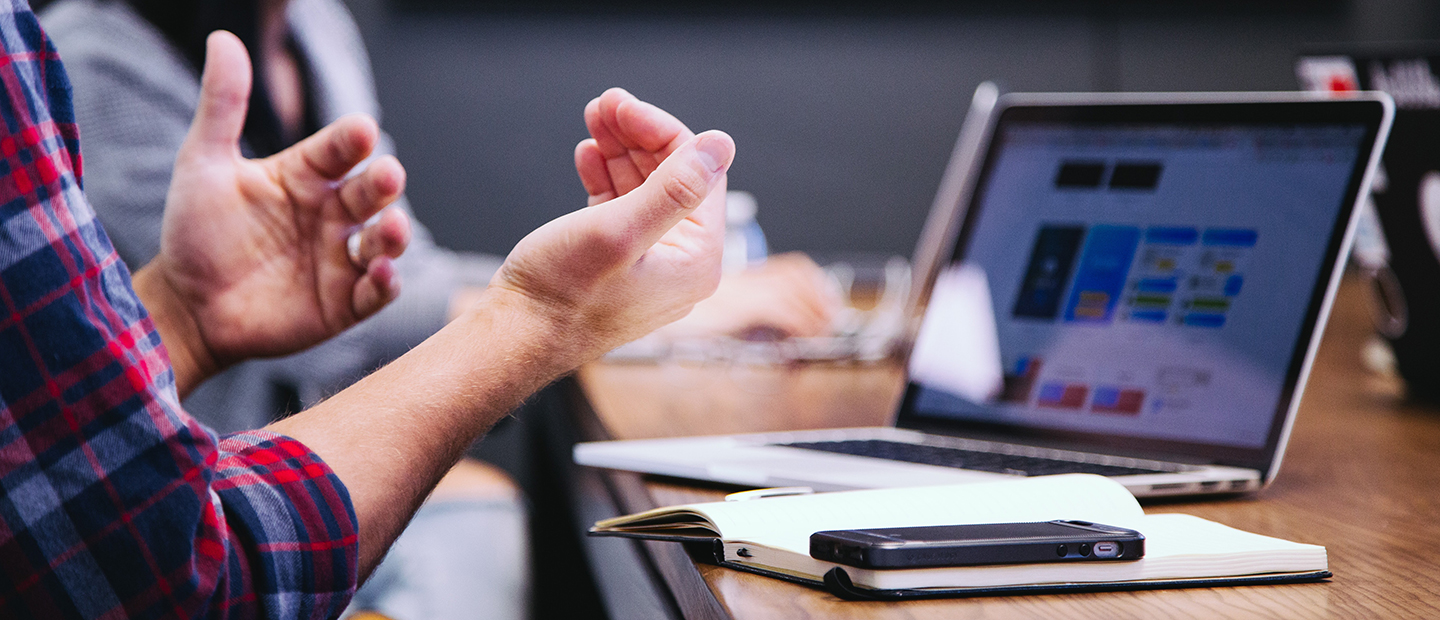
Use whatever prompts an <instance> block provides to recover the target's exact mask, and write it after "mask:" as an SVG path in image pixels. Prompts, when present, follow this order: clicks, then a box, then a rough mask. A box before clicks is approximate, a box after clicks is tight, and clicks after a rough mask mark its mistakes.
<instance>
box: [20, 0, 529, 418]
mask: <svg viewBox="0 0 1440 620" xmlns="http://www.w3.org/2000/svg"><path fill="white" fill-rule="evenodd" d="M288 18H289V21H290V26H291V29H292V31H293V33H294V37H295V40H296V43H297V45H298V47H299V49H300V51H301V53H302V54H304V55H305V57H306V60H307V64H308V66H309V70H310V75H309V77H310V84H311V92H310V93H309V95H310V96H311V97H313V104H314V106H315V108H316V111H317V113H318V117H319V120H320V121H321V122H322V123H329V122H331V121H333V120H335V119H337V118H339V117H341V116H343V115H345V114H349V113H352V112H364V113H367V114H371V115H373V116H375V117H376V118H379V116H380V114H379V112H380V111H379V104H378V103H377V101H376V97H375V87H374V78H373V77H372V75H371V72H370V64H369V59H368V58H367V56H366V54H365V49H364V46H363V43H362V42H361V40H360V35H359V30H358V29H357V28H356V26H355V23H354V20H353V18H352V17H351V16H350V14H349V12H347V11H346V9H345V7H344V5H343V4H341V2H340V0H293V1H292V2H291V4H290V8H289V15H288ZM40 19H41V23H42V24H43V25H44V27H45V29H46V30H47V31H48V32H49V33H50V36H51V38H52V39H53V40H54V42H55V46H56V47H57V48H58V49H59V50H60V56H61V59H62V60H63V61H64V62H65V67H66V70H67V71H68V72H69V75H70V80H71V83H72V85H73V86H74V90H75V115H76V118H77V120H78V122H79V125H80V131H81V135H80V139H81V153H82V157H83V166H84V178H85V181H84V182H85V193H86V194H87V195H88V196H89V198H90V202H91V204H92V205H94V208H95V211H96V212H97V213H98V214H99V217H100V220H101V222H102V223H103V224H104V225H105V229H106V231H107V232H108V233H109V234H110V237H111V239H112V240H113V242H114V244H115V247H116V249H118V250H119V252H120V256H121V257H122V258H123V259H124V260H125V262H126V264H128V265H129V266H130V268H131V269H132V270H134V269H138V268H139V267H141V266H143V265H144V264H145V263H147V262H149V261H150V259H152V258H154V256H155V254H156V253H157V252H158V251H159V246H160V221H161V217H162V215H163V212H164V206H165V194H166V192H167V190H168V188H169V186H170V172H171V168H172V166H173V165H174V162H175V153H176V152H177V151H178V150H179V148H180V143H181V142H182V141H183V140H184V138H185V133H186V131H187V130H188V129H189V126H190V120H191V118H192V117H193V116H194V114H195V107H196V105H197V102H198V98H199V93H200V80H199V75H198V74H197V73H196V71H195V70H194V69H193V68H192V67H191V66H190V64H189V63H188V62H187V61H186V60H185V58H184V56H183V55H182V54H181V53H180V51H179V50H178V49H176V48H175V47H173V46H172V45H170V43H169V42H168V41H167V40H166V39H165V38H164V36H163V35H162V34H161V33H160V32H159V30H157V29H156V28H155V27H154V26H152V25H151V24H150V23H149V22H147V21H145V20H144V19H143V18H141V17H140V16H139V15H138V14H136V13H135V12H134V11H133V10H132V9H131V8H130V6H129V5H128V4H126V3H125V2H120V1H117V0H108V1H107V0H60V1H59V2H56V3H55V4H54V5H52V6H51V7H50V8H49V9H48V10H47V11H45V12H44V13H43V14H42V15H41V17H40ZM242 146H243V145H242ZM392 151H393V146H392V142H391V141H390V139H389V137H388V136H384V135H382V139H381V146H380V148H379V149H378V152H377V155H379V154H384V153H390V152H392ZM394 208H400V209H405V210H407V211H408V210H409V208H410V207H409V205H408V203H407V202H406V201H405V199H404V198H401V199H400V200H399V201H398V203H397V205H396V207H394ZM414 224H415V226H414V228H413V230H414V233H415V237H414V240H413V241H412V242H411V244H410V248H409V249H408V250H407V251H406V253H405V256H404V257H402V258H401V259H400V260H399V262H398V266H399V270H400V273H401V276H402V278H403V284H402V286H401V294H400V298H399V299H398V300H396V301H395V302H394V303H392V304H391V305H390V306H389V307H388V308H386V309H385V310H383V311H381V312H380V313H379V314H378V315H376V316H375V317H372V318H371V319H370V320H367V321H365V322H364V323H361V324H360V325H357V326H355V327H354V328H352V329H350V330H349V331H347V332H345V333H343V334H341V335H340V336H337V337H336V338H334V339H332V340H330V341H328V342H326V343H324V344H321V345H319V346H316V347H314V348H312V349H309V350H307V351H305V352H303V353H300V354H297V355H294V356H291V357H287V358H281V359H274V360H255V361H250V362H246V363H243V364H240V365H238V366H236V367H235V368H232V369H230V370H228V371H226V372H224V373H222V374H221V375H220V376H218V377H215V378H213V379H211V380H210V381H208V382H206V383H205V384H204V385H202V386H201V387H200V388H199V389H198V390H196V391H195V393H194V394H193V395H191V396H190V398H189V399H187V400H186V402H185V406H186V409H187V410H188V411H189V412H190V413H191V414H193V415H195V416H196V417H197V418H199V419H200V420H201V421H203V422H205V423H206V424H208V425H210V426H211V427H212V428H215V429H216V430H218V431H220V432H228V431H234V430H241V429H247V428H256V427H259V426H263V425H264V424H266V423H267V422H269V421H270V420H271V419H272V417H273V416H274V415H275V414H277V413H279V411H277V407H278V405H277V403H278V402H279V399H278V398H277V397H278V395H280V394H283V393H285V392H284V390H286V389H294V390H296V392H297V393H298V395H299V397H300V400H301V402H302V404H304V405H305V406H309V405H311V404H314V402H316V401H317V400H319V399H320V398H323V397H325V396H326V395H328V394H331V393H333V392H335V391H338V390H339V389H341V388H343V387H345V386H346V385H349V384H350V383H351V382H353V381H354V380H356V379H358V378H360V377H361V376H363V375H364V374H366V373H368V372H370V371H372V370H374V369H375V368H377V367H378V366H380V365H381V364H383V363H385V362H386V361H388V360H390V359H392V358H394V357H396V356H398V355H400V354H402V353H404V352H405V351H407V350H408V349H409V348H410V347H413V346H415V345H416V344H418V343H419V342H420V341H421V340H424V339H425V338H426V337H427V336H429V335H430V334H432V333H434V332H435V331H436V330H438V329H439V328H440V327H442V326H443V325H444V323H445V319H446V312H447V310H448V306H449V299H450V295H451V293H452V292H454V291H455V290H456V289H457V288H458V287H460V286H462V285H484V284H485V283H486V282H488V281H489V279H490V276H491V275H493V274H494V272H495V269H497V268H498V267H499V264H500V261H501V259H500V258H499V257H493V256H484V255H475V254H462V253H457V252H452V251H450V250H446V249H445V248H441V247H438V246H436V245H435V242H434V240H433V239H432V237H431V236H430V233H429V231H428V230H426V229H425V227H424V226H421V225H419V223H418V221H417V222H414Z"/></svg>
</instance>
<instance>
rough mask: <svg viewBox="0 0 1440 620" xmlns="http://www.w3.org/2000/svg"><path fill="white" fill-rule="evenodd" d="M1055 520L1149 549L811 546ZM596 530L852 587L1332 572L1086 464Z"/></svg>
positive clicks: (942, 588) (859, 591) (1314, 550)
mask: <svg viewBox="0 0 1440 620" xmlns="http://www.w3.org/2000/svg"><path fill="white" fill-rule="evenodd" d="M1055 519H1078V520H1083V521H1091V522H1095V523H1103V524H1106V525H1115V526H1119V527H1124V528H1129V529H1134V530H1136V531H1139V532H1140V533H1141V534H1144V535H1145V549H1146V552H1145V557H1144V558H1143V559H1140V560H1136V561H1119V562H1099V561H1096V562H1067V563H1052V564H1007V565H994V566H966V567H950V568H923V569H889V570H867V569H860V568H854V567H849V566H844V567H842V566H841V565H839V564H833V563H830V562H823V561H820V560H816V559H814V558H811V557H810V554H809V548H810V547H809V540H810V535H811V534H812V533H814V532H817V531H822V530H840V529H865V528H881V527H908V526H922V525H950V524H968V523H1007V522H1029V521H1050V520H1055ZM590 531H591V533H592V534H594V535H610V536H628V537H635V538H650V539H661V540H676V541H718V543H717V544H716V559H717V560H718V561H720V562H721V563H722V564H724V565H727V566H731V567H734V568H738V569H742V570H748V571H751V572H758V573H762V574H766V575H770V576H774V577H779V578H782V579H787V580H791V581H800V582H805V583H811V584H820V583H825V582H834V581H835V580H836V579H837V578H838V579H839V580H840V583H826V585H827V586H829V587H830V588H831V590H832V591H834V590H835V589H836V588H837V587H840V588H848V589H849V591H848V594H849V595H853V596H852V597H865V596H867V595H868V596H871V597H877V598H885V597H892V598H904V597H922V596H927V595H928V596H933V595H958V594H983V593H1000V592H1015V591H1053V590H1088V589H1117V588H1126V589H1128V588H1155V587H1182V586H1195V585H1240V584H1246V583H1276V582H1291V581H1310V580H1318V579H1324V578H1327V577H1329V576H1330V573H1329V572H1328V565H1327V561H1326V555H1325V548H1324V547H1321V546H1317V545H1307V544H1301V543H1295V542H1290V541H1287V540H1281V539H1278V538H1271V537H1268V536H1261V535H1259V534H1252V533H1249V532H1243V531H1240V530H1236V529H1233V528H1230V527H1226V526H1224V525H1221V524H1219V523H1215V522H1213V521H1207V520H1205V519H1201V518H1199V517H1193V516H1190V515H1178V514H1162V515H1146V514H1145V512H1144V510H1142V509H1141V508H1140V505H1139V503H1138V502H1136V501H1135V498H1134V497H1133V496H1132V495H1131V494H1130V493H1129V492H1128V491H1126V490H1125V488H1124V487H1123V486H1121V485H1120V484H1119V483H1117V482H1114V481H1112V480H1110V479H1108V478H1104V477H1100V476H1094V475H1089V474H1074V475H1064V476H1049V477H1038V478H1027V479H1022V480H1014V481H1004V482H996V483H980V484H964V485H953V486H938V487H912V488H897V489H879V490H868V491H847V492H838V493H822V494H818V495H802V496H788V497H772V498H763V499H754V500H748V501H740V502H713V503H703V504H688V505H683V506H673V507H668V508H657V509H655V510H650V511H647V512H642V513H638V514H634V515H629V516H623V517H617V518H614V519H607V520H604V521H600V522H599V523H596V524H595V527H594V528H592V529H591V530H590ZM837 568H838V569H840V570H839V571H835V572H834V573H832V571H834V569H837ZM827 574H829V576H828V578H827ZM837 594H841V595H842V596H844V595H846V594H847V593H841V592H837Z"/></svg>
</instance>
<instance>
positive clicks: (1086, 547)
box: [1080, 543, 1090, 557]
mask: <svg viewBox="0 0 1440 620" xmlns="http://www.w3.org/2000/svg"><path fill="white" fill-rule="evenodd" d="M1080 555H1081V556H1082V557H1089V556H1090V543H1080Z"/></svg>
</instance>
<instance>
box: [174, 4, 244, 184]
mask: <svg viewBox="0 0 1440 620" xmlns="http://www.w3.org/2000/svg"><path fill="white" fill-rule="evenodd" d="M250 82H251V70H250V55H249V54H248V53H247V52H246V51H245V44H244V43H241V42H240V39H239V37H236V36H235V35H233V34H231V33H229V32H225V31H223V30H218V31H215V32H213V33H211V34H210V37H209V38H208V39H206V41H205V72H204V74H203V75H202V76H201V78H200V104H199V106H198V107H197V108H196V110H195V120H194V122H193V123H191V124H190V133H189V134H188V135H187V136H186V138H185V147H184V148H187V149H192V150H194V149H201V150H206V151H211V152H215V153H223V154H226V155H230V154H235V153H238V152H239V148H240V146H239V143H240V135H241V133H242V132H243V131H244V128H245V113H246V110H247V109H248V107H249V103H250Z"/></svg>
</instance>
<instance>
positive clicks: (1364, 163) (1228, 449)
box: [896, 94, 1389, 477]
mask: <svg viewBox="0 0 1440 620" xmlns="http://www.w3.org/2000/svg"><path fill="white" fill-rule="evenodd" d="M1098 97H1100V98H1105V97H1106V96H1104V95H1101V96H1098ZM1122 97H1123V96H1122ZM1201 97H1202V98H1203V97H1204V96H1201ZM1280 97H1286V98H1284V99H1274V100H1265V99H1262V100H1258V101H1256V100H1228V101H1227V100H1191V101H1179V102H1163V101H1150V100H1146V97H1145V96H1137V97H1135V98H1136V99H1138V100H1132V101H1114V102H1101V103H1083V102H1082V103H1077V102H1074V101H1066V100H1065V97H1064V96H1056V97H1055V100H1053V101H1046V100H1044V99H1045V98H1044V97H1043V96H1040V97H1039V99H1040V100H1035V97H1031V98H1030V100H1027V98H1026V96H1013V97H1010V96H1007V97H1002V98H1001V101H1000V103H999V106H998V110H997V111H996V113H995V114H994V115H993V116H992V119H993V120H992V123H991V128H990V132H989V136H990V140H989V141H988V143H987V144H986V147H985V152H984V157H983V159H982V165H981V166H980V169H979V172H978V174H977V179H976V181H975V183H974V184H973V185H972V186H971V187H973V188H974V189H973V190H972V191H971V192H969V194H968V195H967V196H964V197H963V198H962V199H961V200H960V201H959V202H960V203H963V210H964V213H963V216H962V219H961V225H960V226H958V227H957V228H958V231H957V232H956V233H955V234H954V239H953V243H952V244H951V246H950V249H949V251H948V253H947V256H948V258H947V259H946V260H944V261H943V262H942V266H941V267H940V269H943V268H944V266H948V265H951V264H953V263H954V262H955V261H956V260H957V259H958V258H959V257H962V256H964V253H965V252H966V250H967V249H968V247H969V242H970V237H971V235H972V234H973V232H974V228H975V226H974V224H975V221H976V219H977V218H978V216H979V213H980V211H981V206H980V202H981V200H980V199H981V197H983V196H984V195H985V191H986V190H987V188H988V187H989V183H990V176H991V173H992V170H993V167H994V165H995V162H996V159H997V157H996V156H997V154H998V153H999V152H1000V149H1002V148H1003V147H1004V131H1003V130H1004V128H1005V127H1006V126H1007V124H1009V123H1030V122H1053V123H1068V124H1106V125H1116V124H1119V125H1127V124H1128V125H1167V124H1171V125H1189V126H1194V125H1197V124H1199V125H1204V124H1213V125H1225V126H1236V125H1257V126H1258V125H1276V124H1281V125H1337V124H1339V125H1345V124H1351V125H1363V126H1364V127H1365V135H1364V137H1363V138H1362V139H1361V140H1360V142H1359V144H1358V148H1359V152H1358V153H1357V155H1356V158H1355V163H1354V166H1353V168H1352V170H1351V173H1350V180H1349V183H1348V184H1347V186H1346V190H1345V194H1344V197H1343V198H1342V199H1341V200H1342V202H1341V204H1340V205H1339V207H1340V208H1339V209H1338V210H1337V213H1336V217H1335V220H1334V221H1333V222H1332V224H1331V229H1330V240H1329V243H1328V244H1327V246H1326V250H1325V254H1324V258H1323V261H1322V262H1321V264H1320V265H1319V267H1320V268H1319V270H1318V273H1317V275H1316V279H1315V282H1314V283H1313V286H1312V287H1311V295H1310V299H1309V300H1308V302H1307V308H1306V311H1305V316H1304V322H1303V323H1302V325H1301V333H1300V334H1299V337H1297V338H1296V340H1295V344H1294V349H1293V351H1292V352H1291V359H1290V364H1289V366H1288V368H1287V369H1286V373H1285V383H1284V387H1283V388H1282V390H1281V397H1280V399H1279V402H1278V403H1277V405H1276V407H1275V411H1274V413H1273V417H1272V419H1271V423H1270V429H1269V432H1268V435H1267V437H1266V441H1265V444H1264V445H1263V446H1262V447H1259V448H1244V447H1236V446H1229V445H1222V444H1214V443H1204V442H1188V441H1176V440H1166V439H1155V438H1150V437H1136V436H1117V435H1115V434H1114V433H1093V432H1082V431H1073V430H1062V429H1054V428H1042V427H1035V426H1028V425H1021V424H1005V423H995V422H977V421H969V420H954V419H945V418H938V417H931V416H923V415H920V414H918V413H917V412H916V411H915V402H916V398H917V396H918V395H919V392H920V385H919V384H917V383H916V382H914V381H913V380H912V381H910V382H909V384H908V385H907V387H906V389H905V395H904V397H903V399H902V400H901V404H900V408H899V411H898V413H897V417H896V425H897V426H899V427H902V428H910V429H916V430H921V431H925V432H931V433H937V434H944V435H956V436H966V437H975V438H981V439H992V440H1003V441H1009V442H1020V443H1028V444H1035V445H1043V446H1047V447H1056V448H1062V449H1078V450H1084V451H1090V452H1102V453H1107V454H1115V455H1120V456H1130V457H1139V458H1157V459H1164V460H1173V461H1180V462H1191V463H1197V464H1202V463H1203V464H1216V465H1229V466H1235V467H1244V468H1249V469H1256V470H1259V471H1261V472H1262V473H1263V474H1264V475H1266V476H1267V477H1268V476H1269V475H1270V474H1271V473H1272V470H1273V468H1272V465H1273V464H1275V460H1276V459H1275V457H1276V454H1277V451H1278V449H1279V447H1280V446H1281V445H1282V443H1283V441H1284V439H1285V435H1286V433H1287V432H1288V428H1289V424H1288V422H1289V420H1290V417H1291V415H1292V414H1293V412H1294V410H1295V406H1296V404H1297V402H1298V399H1299V398H1300V393H1299V392H1300V390H1299V389H1298V388H1299V387H1300V386H1301V383H1302V382H1301V378H1302V371H1303V370H1305V369H1306V366H1307V364H1308V362H1309V358H1310V355H1311V352H1312V350H1313V347H1314V344H1315V341H1316V340H1317V339H1318V337H1319V334H1318V333H1317V328H1318V327H1319V324H1320V322H1321V320H1320V319H1321V314H1322V312H1324V311H1327V310H1328V301H1329V299H1330V297H1331V293H1332V291H1331V290H1330V289H1331V283H1332V282H1334V281H1335V276H1336V274H1337V272H1338V270H1339V268H1340V264H1339V260H1340V257H1341V251H1342V249H1344V247H1345V246H1346V245H1347V243H1348V237H1347V231H1348V229H1349V227H1350V224H1351V221H1352V219H1353V215H1354V212H1355V209H1356V205H1357V203H1358V200H1357V198H1358V195H1359V192H1360V188H1361V186H1362V184H1363V183H1364V182H1365V181H1366V175H1367V172H1368V171H1369V169H1370V166H1371V165H1372V162H1373V160H1375V159H1376V157H1375V150H1376V148H1377V138H1378V137H1379V134H1380V131H1381V128H1382V127H1383V126H1384V125H1385V120H1386V119H1387V117H1388V113H1389V107H1388V106H1387V105H1386V102H1385V101H1384V100H1383V98H1371V97H1357V98H1345V99H1336V98H1318V97H1310V96H1304V95H1298V94H1287V95H1282V96H1280ZM956 206H957V208H959V207H961V205H959V204H957V205H956ZM1327 267H1328V268H1327ZM937 271H938V269H937Z"/></svg>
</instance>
